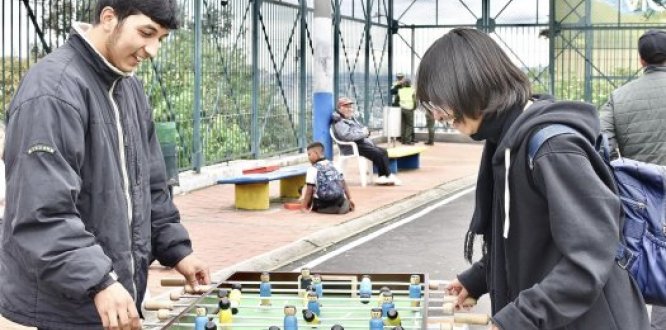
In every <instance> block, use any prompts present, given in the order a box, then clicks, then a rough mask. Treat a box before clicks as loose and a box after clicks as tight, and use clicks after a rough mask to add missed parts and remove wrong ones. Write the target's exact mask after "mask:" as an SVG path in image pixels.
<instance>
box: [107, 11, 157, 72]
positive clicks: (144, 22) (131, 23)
mask: <svg viewBox="0 0 666 330" xmlns="http://www.w3.org/2000/svg"><path fill="white" fill-rule="evenodd" d="M168 34H169V30H168V29H166V28H164V27H162V26H161V25H159V24H157V23H155V22H154V21H153V20H152V19H150V18H149V17H148V16H146V15H143V14H138V15H130V16H127V17H126V18H125V19H124V20H123V21H122V22H117V23H116V25H115V28H114V29H113V32H112V33H111V35H109V37H108V38H107V40H106V55H107V60H108V61H109V62H110V63H111V64H113V65H114V66H115V67H116V68H118V69H120V70H121V71H123V72H132V71H134V70H136V69H137V68H138V66H139V64H141V61H143V60H145V59H149V58H153V57H155V56H157V51H158V50H159V48H160V42H161V41H162V40H163V39H164V38H166V37H167V35H168Z"/></svg>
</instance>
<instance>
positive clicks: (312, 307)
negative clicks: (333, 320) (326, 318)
mask: <svg viewBox="0 0 666 330" xmlns="http://www.w3.org/2000/svg"><path fill="white" fill-rule="evenodd" d="M307 308H308V310H309V311H311V312H313V313H315V314H317V316H320V315H321V310H320V309H319V299H317V293H316V292H314V291H310V292H308V305H307Z"/></svg>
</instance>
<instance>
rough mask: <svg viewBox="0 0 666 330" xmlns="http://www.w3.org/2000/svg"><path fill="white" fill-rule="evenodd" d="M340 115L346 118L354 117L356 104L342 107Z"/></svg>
mask: <svg viewBox="0 0 666 330" xmlns="http://www.w3.org/2000/svg"><path fill="white" fill-rule="evenodd" d="M340 113H341V114H342V116H343V117H345V118H351V117H352V115H353V114H354V104H353V103H347V104H342V105H340Z"/></svg>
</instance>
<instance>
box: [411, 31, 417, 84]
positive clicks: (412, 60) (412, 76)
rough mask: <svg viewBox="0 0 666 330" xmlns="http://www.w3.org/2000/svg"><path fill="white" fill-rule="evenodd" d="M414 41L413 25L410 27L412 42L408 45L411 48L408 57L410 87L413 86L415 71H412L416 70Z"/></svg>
mask: <svg viewBox="0 0 666 330" xmlns="http://www.w3.org/2000/svg"><path fill="white" fill-rule="evenodd" d="M415 40H416V28H414V25H412V42H411V45H409V47H410V48H411V52H410V53H411V56H410V59H411V65H410V69H409V70H410V71H409V74H410V78H411V79H412V86H413V85H414V79H415V77H416V71H414V70H416V58H415V57H416V56H415V55H416V48H414V46H416V41H415Z"/></svg>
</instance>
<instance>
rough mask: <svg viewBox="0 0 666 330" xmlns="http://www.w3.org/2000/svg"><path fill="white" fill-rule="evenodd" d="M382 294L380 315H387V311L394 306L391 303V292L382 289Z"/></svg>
mask: <svg viewBox="0 0 666 330" xmlns="http://www.w3.org/2000/svg"><path fill="white" fill-rule="evenodd" d="M381 296H382V317H386V316H387V315H388V311H389V310H391V309H394V308H395V304H394V303H393V293H391V292H390V291H384V292H382V293H381Z"/></svg>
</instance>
